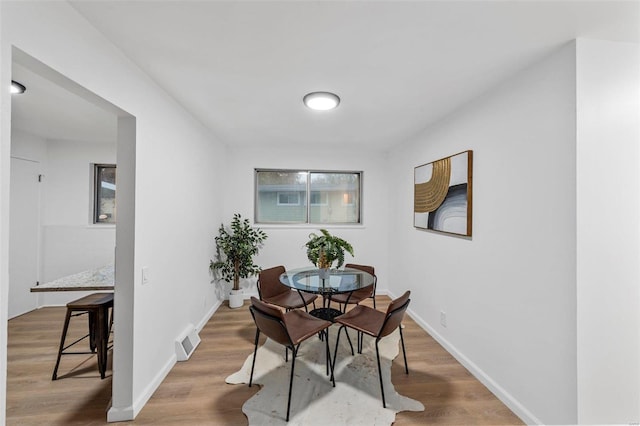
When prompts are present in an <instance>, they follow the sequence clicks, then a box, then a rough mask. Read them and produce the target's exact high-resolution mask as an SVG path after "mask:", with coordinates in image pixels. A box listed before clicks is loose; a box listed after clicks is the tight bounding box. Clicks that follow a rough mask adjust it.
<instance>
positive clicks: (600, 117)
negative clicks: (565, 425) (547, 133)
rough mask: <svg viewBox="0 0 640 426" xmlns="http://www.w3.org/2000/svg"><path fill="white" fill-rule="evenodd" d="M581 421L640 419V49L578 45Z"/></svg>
mask: <svg viewBox="0 0 640 426" xmlns="http://www.w3.org/2000/svg"><path fill="white" fill-rule="evenodd" d="M577 70H578V74H577V89H578V90H577V94H578V98H577V111H578V117H577V118H578V127H577V128H578V139H577V147H578V150H577V154H578V156H577V183H578V188H577V205H578V217H577V250H578V259H577V260H578V263H577V273H578V287H577V300H578V421H579V422H580V423H581V424H603V423H617V424H637V423H638V422H639V421H640V287H639V286H638V283H639V282H640V276H639V275H640V274H639V271H638V268H639V267H640V266H639V265H640V263H639V262H638V259H639V257H640V256H639V255H640V250H639V241H640V240H639V237H640V235H639V234H640V222H639V221H640V211H639V210H640V209H639V207H640V206H639V196H638V194H639V193H640V182H639V181H640V171H639V170H640V168H639V167H638V163H639V162H640V156H639V154H640V150H639V148H638V143H639V142H640V46H638V45H636V44H628V43H613V42H606V41H596V40H578V42H577Z"/></svg>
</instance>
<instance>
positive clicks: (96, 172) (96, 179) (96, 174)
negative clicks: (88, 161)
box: [91, 163, 117, 226]
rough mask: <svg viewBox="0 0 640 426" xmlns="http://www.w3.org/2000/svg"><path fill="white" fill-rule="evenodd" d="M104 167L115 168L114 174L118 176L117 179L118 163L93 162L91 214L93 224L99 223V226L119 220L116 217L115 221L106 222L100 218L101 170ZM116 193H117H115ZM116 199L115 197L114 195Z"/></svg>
mask: <svg viewBox="0 0 640 426" xmlns="http://www.w3.org/2000/svg"><path fill="white" fill-rule="evenodd" d="M102 169H114V174H115V176H116V179H117V165H116V164H108V163H94V164H93V191H92V193H93V214H92V215H91V217H92V219H91V221H92V223H93V225H98V226H103V225H111V226H113V225H115V224H116V222H117V218H114V221H113V222H104V221H100V220H99V218H98V214H99V212H100V208H99V205H100V200H101V198H100V192H101V191H100V188H99V186H98V185H100V175H101V173H100V170H102ZM115 191H116V190H115V189H114V193H115ZM114 195H115V194H114ZM114 200H115V197H114Z"/></svg>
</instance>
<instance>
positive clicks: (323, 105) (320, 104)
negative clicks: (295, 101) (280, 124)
mask: <svg viewBox="0 0 640 426" xmlns="http://www.w3.org/2000/svg"><path fill="white" fill-rule="evenodd" d="M302 100H303V101H304V104H305V105H306V106H307V107H309V108H311V109H315V110H318V111H327V110H330V109H334V108H335V107H337V106H338V105H339V104H340V98H339V97H338V95H336V94H334V93H331V92H311V93H307V94H306V95H305V96H304V98H302Z"/></svg>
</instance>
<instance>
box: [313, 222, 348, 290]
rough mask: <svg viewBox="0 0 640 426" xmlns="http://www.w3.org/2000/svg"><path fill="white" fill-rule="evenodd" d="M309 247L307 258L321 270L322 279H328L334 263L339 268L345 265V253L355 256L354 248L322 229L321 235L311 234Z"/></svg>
mask: <svg viewBox="0 0 640 426" xmlns="http://www.w3.org/2000/svg"><path fill="white" fill-rule="evenodd" d="M305 246H306V247H307V257H308V258H309V261H311V263H313V264H314V265H316V266H317V267H318V269H320V278H323V279H324V278H326V277H327V274H328V272H329V269H330V268H331V267H332V265H333V263H334V262H337V266H336V267H337V268H339V267H341V266H342V265H343V264H344V252H345V251H347V252H348V253H349V254H351V256H353V247H351V244H349V243H348V242H347V241H346V240H344V239H342V238H340V237H336V236H335V235H331V234H330V233H329V231H327V230H326V229H321V230H320V234H315V233H311V234H309V241H307V243H306V244H305Z"/></svg>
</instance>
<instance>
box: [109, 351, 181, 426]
mask: <svg viewBox="0 0 640 426" xmlns="http://www.w3.org/2000/svg"><path fill="white" fill-rule="evenodd" d="M176 362H177V357H176V355H175V354H173V355H172V356H171V357H169V360H168V361H167V362H166V364H165V365H164V366H163V367H162V368H161V369H160V371H159V372H158V374H156V376H155V377H154V378H153V380H151V382H150V383H149V384H148V385H147V387H146V388H145V389H144V391H143V392H142V394H141V395H140V397H138V399H137V400H135V401H134V403H133V405H132V406H129V407H117V408H116V407H113V406H112V407H110V408H109V411H107V422H121V421H128V420H133V419H135V417H136V416H137V415H138V413H139V412H140V411H141V410H142V408H143V407H144V406H145V404H146V403H147V402H148V401H149V399H150V398H151V396H152V395H153V393H154V392H155V391H156V389H158V387H159V386H160V384H161V383H162V382H163V381H164V379H165V378H166V377H167V375H168V374H169V372H171V369H172V368H173V366H174V365H176Z"/></svg>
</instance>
